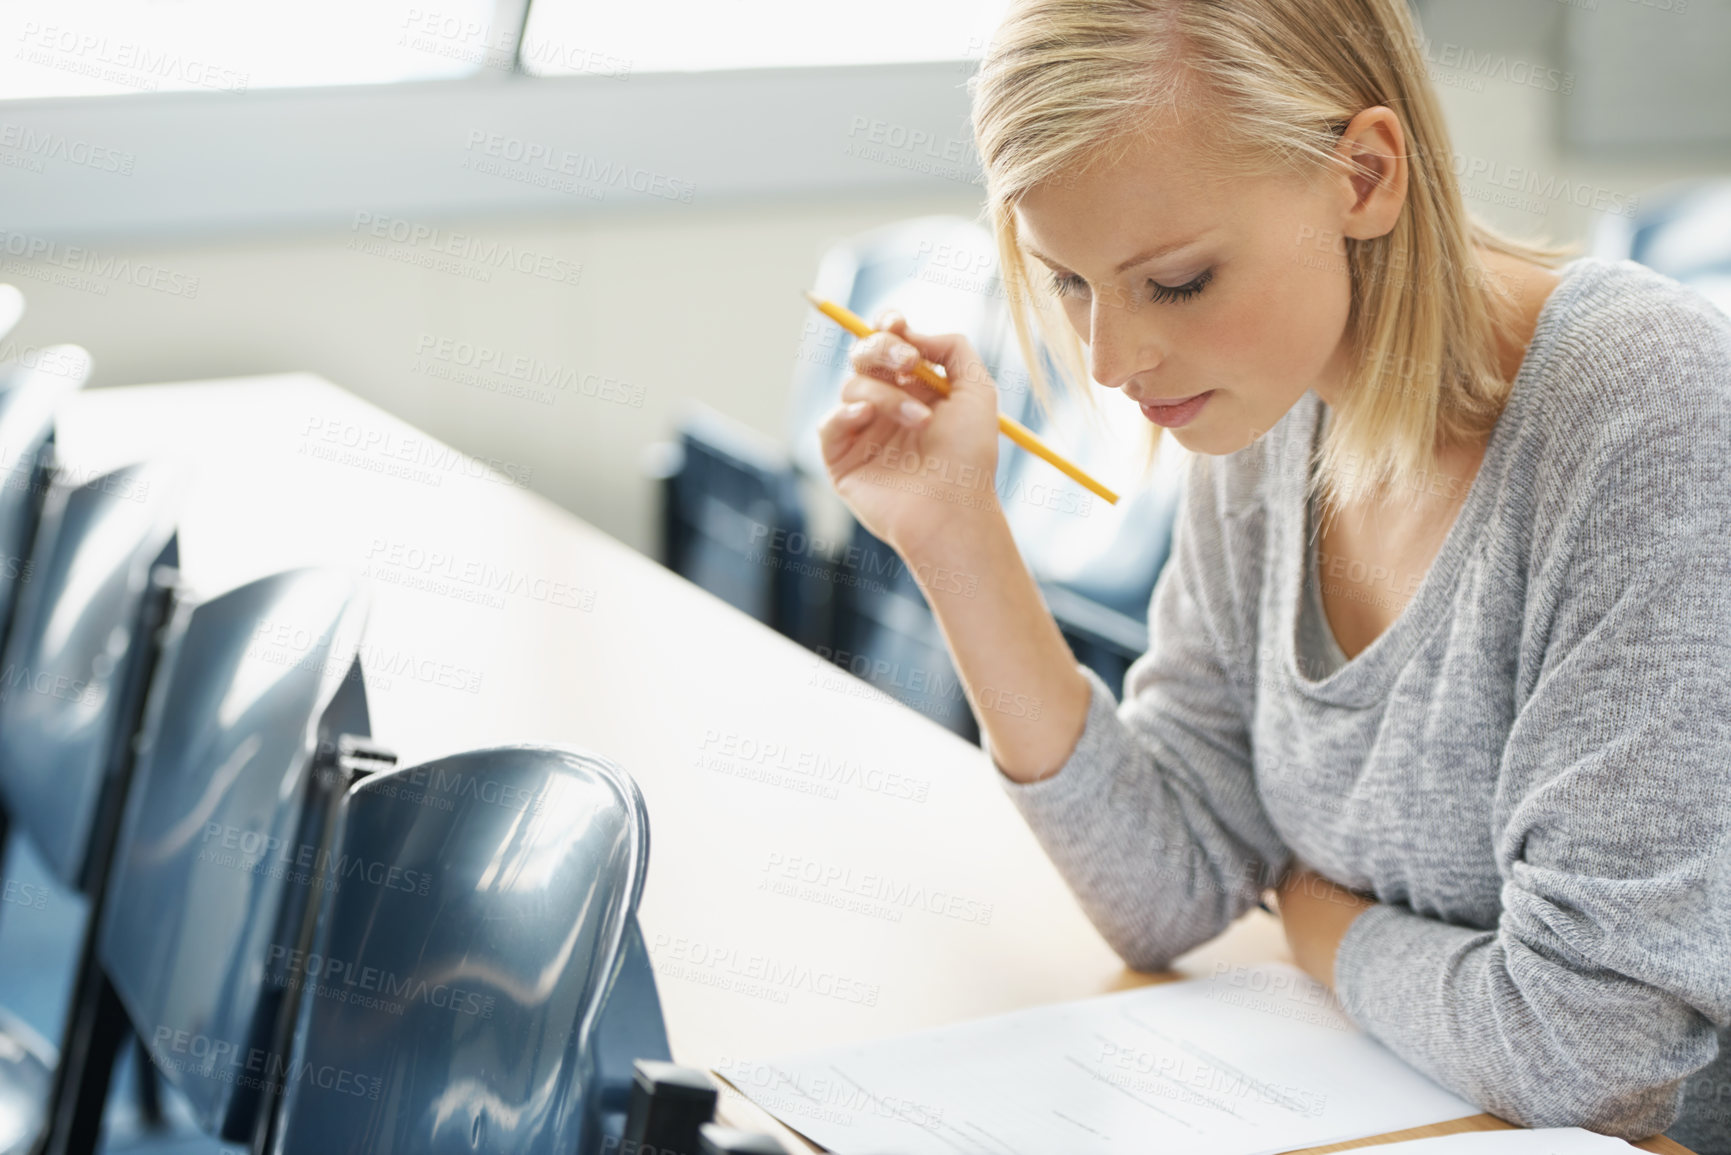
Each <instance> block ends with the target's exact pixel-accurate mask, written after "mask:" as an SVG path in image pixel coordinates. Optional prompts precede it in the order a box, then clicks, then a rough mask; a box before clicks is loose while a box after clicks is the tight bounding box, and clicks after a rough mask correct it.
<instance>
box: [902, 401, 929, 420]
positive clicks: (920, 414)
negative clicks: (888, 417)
mask: <svg viewBox="0 0 1731 1155" xmlns="http://www.w3.org/2000/svg"><path fill="white" fill-rule="evenodd" d="M930 412H931V410H930V409H927V408H926V407H925V406H924V405H921V404H920V403H919V402H918V401H915V400H913V399H912V398H909V399H908V400H906V401H903V402H902V416H903V417H904V418H906V419H907V420H908V421H923V420H925V417H926V414H928V413H930Z"/></svg>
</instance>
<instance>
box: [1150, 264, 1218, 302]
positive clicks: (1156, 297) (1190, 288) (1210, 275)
mask: <svg viewBox="0 0 1731 1155" xmlns="http://www.w3.org/2000/svg"><path fill="white" fill-rule="evenodd" d="M1213 279H1214V270H1213V269H1203V270H1202V271H1201V272H1200V273H1198V274H1197V275H1196V276H1195V277H1193V278H1191V279H1190V280H1189V281H1187V282H1185V283H1184V284H1182V285H1177V286H1173V285H1162V284H1160V283H1159V282H1157V281H1149V282H1148V284H1149V285H1150V286H1152V288H1153V293H1152V295H1151V296H1150V297H1149V300H1152V301H1156V302H1161V301H1188V300H1189V299H1190V298H1191V297H1194V296H1195V295H1196V294H1198V293H1200V292H1201V291H1202V290H1203V289H1205V288H1206V287H1207V286H1208V282H1209V281H1212V280H1213Z"/></svg>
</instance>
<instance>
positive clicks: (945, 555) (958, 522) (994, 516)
mask: <svg viewBox="0 0 1731 1155" xmlns="http://www.w3.org/2000/svg"><path fill="white" fill-rule="evenodd" d="M1005 543H1008V544H1009V546H1010V548H1011V549H1012V550H1013V549H1014V548H1015V538H1014V537H1013V536H1012V535H1011V533H1010V524H1009V521H1008V519H1006V518H1005V517H1004V511H1003V509H1002V508H1001V507H1000V506H999V505H998V504H997V502H996V500H995V496H994V498H993V499H992V500H991V501H989V502H986V503H982V504H981V505H979V506H977V507H974V508H969V509H966V510H957V511H955V512H954V513H953V514H951V515H950V516H948V517H945V518H943V519H942V520H939V521H934V522H932V523H931V524H929V525H925V526H921V527H920V528H918V529H916V530H912V531H910V532H907V533H902V534H898V535H897V537H896V539H895V540H894V541H891V542H890V545H891V547H893V548H894V549H895V551H896V553H898V554H900V555H901V558H902V560H903V561H904V562H906V563H907V566H908V568H909V569H910V570H912V571H913V573H914V576H915V578H916V579H920V581H921V584H922V585H924V584H925V583H924V579H923V578H922V576H921V575H922V574H924V573H928V572H935V571H938V570H953V571H959V572H963V573H968V574H972V575H976V576H977V575H979V574H980V573H981V571H982V570H984V569H985V568H986V567H987V564H988V563H989V562H990V561H992V560H993V559H994V558H995V557H996V556H997V555H998V554H999V553H1000V552H1001V550H1002V549H1003V547H1004V545H1005Z"/></svg>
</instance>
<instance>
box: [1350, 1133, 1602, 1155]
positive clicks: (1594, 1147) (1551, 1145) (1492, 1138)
mask: <svg viewBox="0 0 1731 1155" xmlns="http://www.w3.org/2000/svg"><path fill="white" fill-rule="evenodd" d="M1371 1150H1372V1151H1378V1152H1380V1151H1389V1152H1395V1153H1398V1155H1617V1152H1619V1151H1621V1152H1623V1153H1624V1155H1628V1152H1630V1151H1633V1150H1635V1145H1634V1144H1633V1143H1625V1142H1624V1141H1623V1140H1621V1139H1613V1138H1611V1137H1610V1136H1609V1135H1600V1134H1598V1133H1597V1132H1594V1131H1583V1130H1582V1129H1581V1128H1579V1127H1545V1128H1541V1129H1539V1130H1535V1131H1471V1132H1468V1133H1466V1134H1464V1135H1438V1136H1437V1137H1436V1138H1434V1139H1409V1140H1407V1141H1406V1142H1405V1143H1390V1144H1388V1145H1387V1146H1383V1147H1373V1148H1371Z"/></svg>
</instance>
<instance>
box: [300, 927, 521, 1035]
mask: <svg viewBox="0 0 1731 1155" xmlns="http://www.w3.org/2000/svg"><path fill="white" fill-rule="evenodd" d="M265 969H266V971H267V972H269V973H270V977H271V981H272V982H275V983H276V984H277V985H278V986H281V987H285V988H287V989H289V990H298V989H300V988H301V987H303V986H304V987H306V988H307V989H308V990H309V991H310V992H311V993H313V994H314V995H317V996H318V997H320V998H328V999H333V1000H335V1001H337V1002H343V1003H348V1004H349V1005H351V1006H360V1007H374V1008H377V1009H379V1010H384V1011H387V1012H389V1013H391V1014H395V1015H400V1014H402V1013H403V1004H405V1003H412V1002H418V1003H424V1004H425V1005H427V1006H430V1007H436V1008H438V1009H439V1010H448V1011H452V1012H454V1013H456V1014H461V1015H474V1016H476V1017H477V1018H483V1019H490V1018H492V1017H493V1007H494V1004H495V1002H496V1000H495V998H494V996H493V995H486V994H482V993H481V992H480V991H476V990H470V989H468V988H465V987H459V986H455V985H453V984H451V983H441V982H428V981H427V980H426V979H424V978H415V977H410V978H402V977H400V976H398V975H397V974H395V973H394V972H392V971H387V970H381V969H380V968H378V967H369V966H357V965H356V964H355V963H353V962H347V961H344V960H343V959H337V958H331V957H330V956H328V955H322V954H319V953H317V952H316V951H303V950H294V949H290V948H289V947H285V946H281V945H278V944H272V945H271V948H270V950H269V952H267V955H266V958H265Z"/></svg>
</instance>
